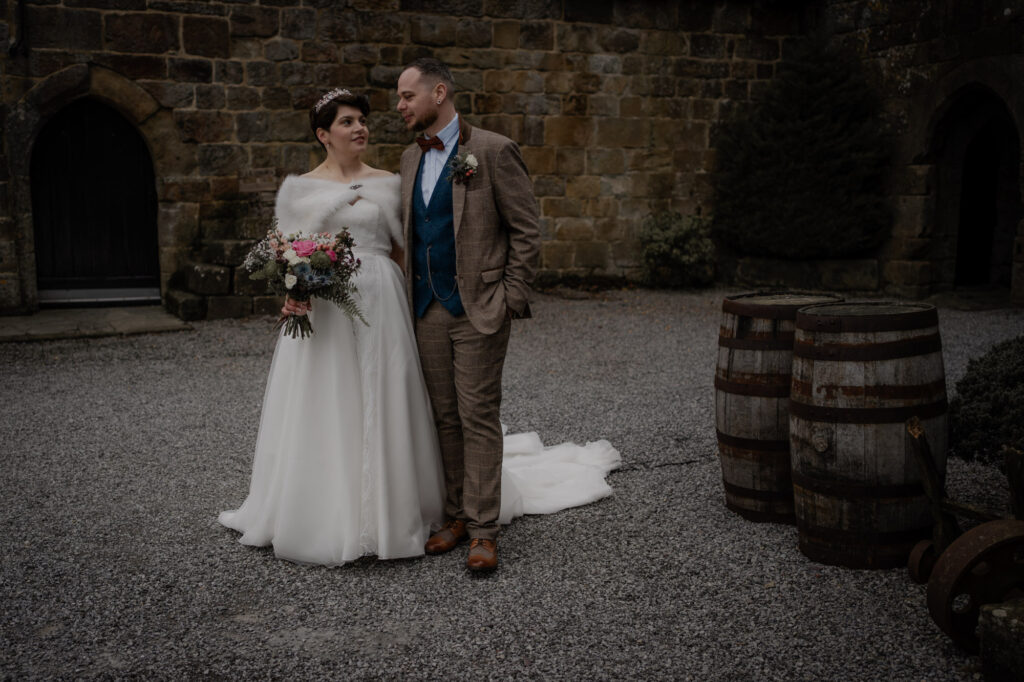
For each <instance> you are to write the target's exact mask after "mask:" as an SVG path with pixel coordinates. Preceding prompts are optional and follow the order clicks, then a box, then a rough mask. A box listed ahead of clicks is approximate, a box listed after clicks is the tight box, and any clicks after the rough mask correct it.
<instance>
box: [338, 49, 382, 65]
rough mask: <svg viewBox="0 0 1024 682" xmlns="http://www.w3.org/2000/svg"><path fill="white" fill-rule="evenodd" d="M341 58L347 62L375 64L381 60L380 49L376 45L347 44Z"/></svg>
mask: <svg viewBox="0 0 1024 682" xmlns="http://www.w3.org/2000/svg"><path fill="white" fill-rule="evenodd" d="M341 60H342V61H343V62H344V63H346V64H363V65H369V66H373V65H374V64H377V63H378V62H380V50H379V49H378V48H377V47H376V46H374V45H346V46H345V47H344V50H343V52H342V55H341Z"/></svg>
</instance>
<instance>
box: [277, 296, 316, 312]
mask: <svg viewBox="0 0 1024 682" xmlns="http://www.w3.org/2000/svg"><path fill="white" fill-rule="evenodd" d="M312 309H313V303H312V302H311V301H296V300H295V299H294V298H292V297H290V296H286V297H285V299H284V307H283V308H281V314H282V315H285V316H287V315H305V314H307V313H309V311H310V310H312Z"/></svg>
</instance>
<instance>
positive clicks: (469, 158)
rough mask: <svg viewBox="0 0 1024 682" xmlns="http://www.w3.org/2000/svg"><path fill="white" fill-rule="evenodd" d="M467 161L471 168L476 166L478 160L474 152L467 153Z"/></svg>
mask: <svg viewBox="0 0 1024 682" xmlns="http://www.w3.org/2000/svg"><path fill="white" fill-rule="evenodd" d="M466 163H467V164H469V167H470V168H476V166H477V160H476V157H475V156H473V155H472V154H466Z"/></svg>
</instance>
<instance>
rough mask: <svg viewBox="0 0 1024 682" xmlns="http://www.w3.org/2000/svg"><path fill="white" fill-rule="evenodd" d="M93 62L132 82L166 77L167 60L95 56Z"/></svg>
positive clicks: (148, 57) (119, 55) (108, 55)
mask: <svg viewBox="0 0 1024 682" xmlns="http://www.w3.org/2000/svg"><path fill="white" fill-rule="evenodd" d="M36 54H38V53H36ZM93 61H94V63H96V64H99V65H101V66H105V67H107V68H108V69H110V70H111V71H113V72H115V73H117V74H120V75H121V76H123V77H124V78H128V79H130V80H133V81H137V80H148V79H162V78H166V77H167V60H166V59H165V58H163V57H154V56H151V55H141V54H95V55H93Z"/></svg>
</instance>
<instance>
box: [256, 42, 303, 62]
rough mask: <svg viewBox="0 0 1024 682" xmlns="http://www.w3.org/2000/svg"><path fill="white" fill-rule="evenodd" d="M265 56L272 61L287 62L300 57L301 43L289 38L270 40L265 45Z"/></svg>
mask: <svg viewBox="0 0 1024 682" xmlns="http://www.w3.org/2000/svg"><path fill="white" fill-rule="evenodd" d="M263 56H264V57H265V58H266V59H269V60H270V61H272V62H286V61H289V60H292V59H298V57H299V44H298V43H296V42H295V41H294V40H289V39H287V38H282V39H279V40H268V41H267V42H266V43H265V44H264V45H263Z"/></svg>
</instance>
